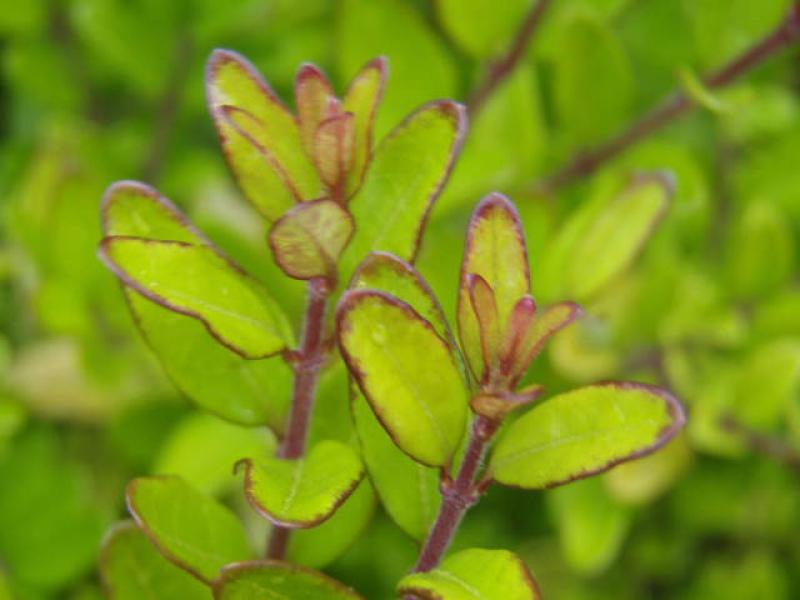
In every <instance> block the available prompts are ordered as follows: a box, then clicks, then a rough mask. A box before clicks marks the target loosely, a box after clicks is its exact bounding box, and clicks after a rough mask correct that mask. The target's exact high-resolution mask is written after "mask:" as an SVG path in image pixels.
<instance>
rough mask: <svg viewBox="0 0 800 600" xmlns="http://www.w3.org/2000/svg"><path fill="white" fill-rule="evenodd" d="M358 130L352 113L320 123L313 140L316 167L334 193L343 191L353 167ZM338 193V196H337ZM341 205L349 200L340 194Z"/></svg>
mask: <svg viewBox="0 0 800 600" xmlns="http://www.w3.org/2000/svg"><path fill="white" fill-rule="evenodd" d="M354 138H355V129H354V125H353V113H342V114H339V115H336V116H333V117H330V118H329V119H326V120H325V121H323V122H322V123H320V125H319V127H317V131H316V134H315V136H314V164H315V165H316V166H317V171H318V172H319V176H320V177H321V178H322V181H323V182H324V183H325V185H327V186H328V187H329V188H330V189H331V190H342V192H344V186H345V184H346V179H347V174H348V173H349V172H350V169H351V168H352V166H353V153H354V151H355V150H354V141H355V140H354ZM337 193H338V192H337ZM340 196H341V197H340V198H337V200H339V201H340V202H342V203H344V201H345V200H346V198H345V197H344V194H343V193H340Z"/></svg>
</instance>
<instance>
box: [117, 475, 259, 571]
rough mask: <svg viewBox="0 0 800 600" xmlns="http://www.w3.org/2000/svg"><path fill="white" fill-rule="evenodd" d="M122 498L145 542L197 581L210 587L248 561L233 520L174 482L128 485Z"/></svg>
mask: <svg viewBox="0 0 800 600" xmlns="http://www.w3.org/2000/svg"><path fill="white" fill-rule="evenodd" d="M126 496H127V500H128V509H129V510H130V512H131V514H132V515H133V518H134V519H135V520H136V522H137V524H138V525H139V527H141V528H142V530H143V531H144V533H145V534H146V535H147V537H148V538H150V541H151V542H153V543H154V544H155V545H156V547H157V548H158V549H159V551H160V552H161V553H162V554H163V555H164V556H166V557H167V558H168V559H169V560H170V561H172V562H173V563H175V564H176V565H178V566H179V567H181V568H182V569H184V570H186V571H188V572H189V573H191V574H192V575H194V576H195V577H197V578H198V579H200V580H201V581H204V582H206V583H210V582H212V581H213V580H214V579H216V577H217V575H218V574H219V571H220V569H222V567H224V566H225V565H227V564H229V563H232V562H235V561H240V560H245V559H247V558H249V557H250V556H251V551H250V548H249V546H248V542H247V537H246V535H245V531H244V528H243V527H242V524H241V522H240V521H239V519H237V518H236V516H235V515H234V514H233V513H232V512H231V511H230V510H228V509H227V508H225V507H224V506H223V505H221V504H220V503H218V502H217V501H216V500H214V499H213V498H211V497H209V496H206V495H204V494H202V493H200V492H199V491H197V490H196V489H195V488H193V487H192V486H190V485H189V484H188V483H186V482H185V481H183V480H182V479H180V478H179V477H174V476H158V477H140V478H138V479H134V480H133V481H132V482H131V483H130V484H129V485H128V489H127V494H126Z"/></svg>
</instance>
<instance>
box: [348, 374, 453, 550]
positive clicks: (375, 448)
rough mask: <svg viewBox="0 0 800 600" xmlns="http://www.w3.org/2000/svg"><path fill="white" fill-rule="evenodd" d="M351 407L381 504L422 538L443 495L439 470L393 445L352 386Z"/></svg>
mask: <svg viewBox="0 0 800 600" xmlns="http://www.w3.org/2000/svg"><path fill="white" fill-rule="evenodd" d="M354 387H355V386H354ZM352 410H353V422H354V423H355V426H356V431H357V432H358V439H359V441H360V442H361V455H362V457H363V459H364V463H365V464H366V467H367V471H368V472H369V477H370V480H371V481H372V483H373V485H374V486H375V490H376V491H377V492H378V496H379V497H380V499H381V504H382V505H383V507H384V508H385V509H386V512H387V513H388V514H389V516H390V517H391V518H392V520H393V521H394V522H395V523H397V524H398V525H399V526H400V528H401V529H402V530H403V531H405V532H406V533H407V534H408V535H410V536H411V537H412V538H414V539H415V540H417V541H420V542H421V541H422V540H424V539H425V536H426V535H427V533H428V531H429V530H430V527H431V523H433V520H434V519H435V518H436V515H437V513H438V511H439V505H440V503H441V499H442V498H441V494H440V493H439V473H438V471H437V470H436V469H432V468H430V467H426V466H423V465H421V464H419V463H418V462H416V461H414V460H412V459H411V458H409V457H408V455H407V454H405V453H403V452H402V451H400V449H399V448H398V447H397V446H395V444H394V442H393V441H392V438H391V437H389V434H387V433H386V430H385V429H384V428H383V427H382V426H381V424H380V421H378V419H377V418H376V417H375V414H374V413H373V412H372V409H371V408H370V406H369V403H368V402H367V399H366V398H364V395H363V394H362V393H361V391H360V390H358V389H353V398H352Z"/></svg>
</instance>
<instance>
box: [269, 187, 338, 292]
mask: <svg viewBox="0 0 800 600" xmlns="http://www.w3.org/2000/svg"><path fill="white" fill-rule="evenodd" d="M352 235H353V218H352V217H351V216H350V214H349V213H348V212H347V211H346V210H345V209H344V208H342V207H341V206H340V205H339V204H338V203H336V202H334V201H333V200H328V199H325V198H323V199H322V200H315V201H314V202H304V203H302V204H298V205H297V206H295V207H294V208H293V209H292V210H290V211H289V212H288V213H286V214H285V215H283V216H282V217H281V218H280V219H278V221H277V222H276V223H275V224H274V225H273V226H272V229H270V232H269V245H270V248H271V249H272V254H273V256H274V257H275V262H277V263H278V266H280V268H281V269H283V271H284V272H285V273H286V274H287V275H289V277H294V278H295V279H312V278H314V277H329V278H333V277H335V275H336V262H337V260H338V259H339V256H340V255H341V253H342V250H343V249H344V248H345V247H346V246H347V243H348V242H349V241H350V238H351V236H352Z"/></svg>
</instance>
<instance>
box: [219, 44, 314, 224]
mask: <svg viewBox="0 0 800 600" xmlns="http://www.w3.org/2000/svg"><path fill="white" fill-rule="evenodd" d="M206 99H207V102H208V106H209V110H210V112H211V116H212V117H213V119H214V122H215V125H216V127H217V133H218V134H219V137H220V141H221V143H222V145H223V148H224V149H225V151H226V158H227V159H228V164H229V165H230V167H231V170H232V171H233V172H234V174H235V175H236V177H237V179H238V180H239V182H240V185H242V187H243V189H244V191H245V193H246V195H247V196H248V198H249V199H250V201H251V202H253V203H254V205H256V206H262V207H263V206H264V202H266V200H265V199H264V198H266V197H268V195H269V194H273V193H278V192H279V191H280V190H279V189H278V188H276V187H274V184H275V182H276V181H277V180H278V179H276V178H272V180H271V181H270V183H271V184H273V186H272V187H270V188H269V189H258V187H257V186H256V185H255V183H259V184H261V183H265V181H266V178H265V179H263V180H255V181H254V180H252V177H253V175H254V171H253V170H252V169H247V168H244V167H248V166H250V167H252V165H253V163H252V160H254V159H253V158H252V153H253V151H252V145H251V148H250V149H249V150H248V148H247V147H246V146H243V145H242V144H241V143H237V142H232V141H231V140H232V139H233V138H232V135H231V134H232V131H233V130H232V128H231V127H230V124H229V123H228V122H227V121H226V120H225V119H223V118H222V117H221V114H222V113H221V112H220V108H221V107H223V106H232V107H235V108H236V109H240V110H243V111H246V112H247V113H249V114H251V115H252V116H253V122H252V123H253V125H254V126H253V127H252V129H250V130H249V133H250V135H251V136H252V138H253V139H254V140H255V141H256V142H257V143H258V145H259V146H260V147H261V148H263V149H264V150H265V151H266V152H267V153H268V154H269V156H270V157H272V160H273V162H272V163H271V164H272V165H276V166H277V167H278V168H279V169H280V171H281V172H282V174H283V175H285V177H286V180H287V181H289V182H291V187H292V189H294V190H296V192H297V194H298V195H299V197H300V199H302V200H311V199H313V198H318V197H319V196H320V193H321V191H322V189H321V182H320V180H319V177H318V176H317V173H316V170H315V169H314V166H313V164H312V163H311V161H310V159H309V157H308V156H307V155H306V153H305V151H304V150H303V143H302V140H301V135H300V128H299V127H298V124H297V119H295V117H294V116H293V115H292V114H291V113H290V112H289V111H288V110H287V108H286V107H285V106H284V105H283V103H282V102H281V101H280V100H279V99H278V97H277V96H276V95H275V93H274V92H273V91H272V89H270V87H269V86H268V85H267V83H266V82H265V81H264V79H263V78H262V77H261V75H260V74H259V73H258V71H257V70H256V69H255V67H253V65H251V64H250V63H249V62H248V61H247V59H245V58H244V57H243V56H241V55H239V54H237V53H236V52H232V51H230V50H215V51H214V52H213V53H212V54H211V57H210V58H209V61H208V64H207V67H206ZM256 123H258V124H260V126H258V127H256V126H255V124H256ZM231 144H233V146H231ZM248 154H250V155H251V156H250V157H248ZM248 161H250V162H248ZM266 167H267V165H266V164H264V165H263V168H266ZM265 216H267V217H268V218H269V215H265Z"/></svg>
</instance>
